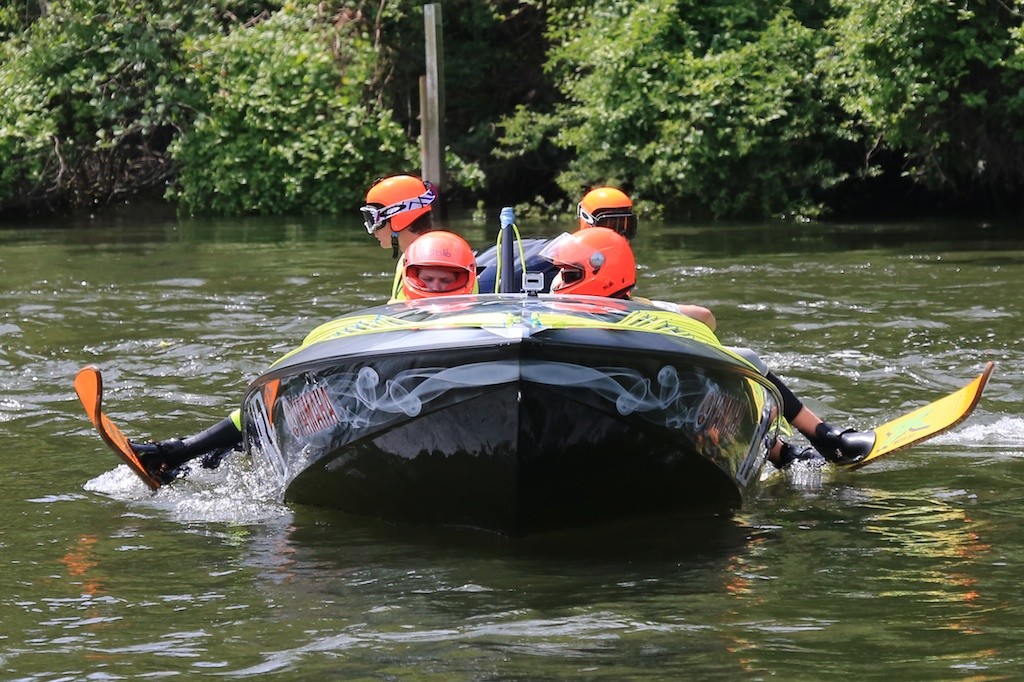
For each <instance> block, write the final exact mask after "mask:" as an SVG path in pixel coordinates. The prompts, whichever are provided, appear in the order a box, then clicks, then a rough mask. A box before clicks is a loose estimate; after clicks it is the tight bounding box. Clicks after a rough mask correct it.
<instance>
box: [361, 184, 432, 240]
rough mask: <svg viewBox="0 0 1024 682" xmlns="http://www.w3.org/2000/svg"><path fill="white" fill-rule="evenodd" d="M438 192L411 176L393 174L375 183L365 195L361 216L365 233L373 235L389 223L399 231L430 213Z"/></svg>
mask: <svg viewBox="0 0 1024 682" xmlns="http://www.w3.org/2000/svg"><path fill="white" fill-rule="evenodd" d="M436 198H437V190H436V189H434V186H433V185H431V184H430V183H429V182H424V181H423V180H420V179H419V178H417V177H415V176H413V175H392V176H391V177H389V178H384V179H383V180H378V181H377V182H375V183H374V184H373V186H372V187H370V190H369V191H368V192H367V193H366V205H365V206H363V207H362V208H360V209H359V210H360V211H361V212H362V214H363V225H365V226H366V231H367V232H369V233H370V234H373V233H374V232H376V231H377V230H379V229H380V228H382V227H384V224H385V223H387V222H388V221H389V220H390V221H391V230H392V231H394V232H401V231H402V230H404V229H405V228H407V227H409V225H411V224H412V223H413V222H414V221H415V220H416V219H417V218H419V217H420V216H421V215H424V214H426V213H429V212H430V205H431V204H432V203H434V200H435V199H436Z"/></svg>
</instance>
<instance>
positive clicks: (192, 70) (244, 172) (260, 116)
mask: <svg viewBox="0 0 1024 682" xmlns="http://www.w3.org/2000/svg"><path fill="white" fill-rule="evenodd" d="M186 51H187V54H188V58H189V75H188V78H187V82H188V84H189V86H190V87H191V88H193V89H194V90H195V91H196V92H198V93H199V94H200V95H201V99H202V102H201V104H199V108H200V111H201V113H200V114H199V116H198V117H197V118H196V120H195V123H194V125H193V126H192V127H191V128H190V129H189V130H188V131H187V132H186V134H184V135H182V136H180V137H179V138H178V139H177V140H175V142H174V144H173V146H172V153H173V154H174V157H175V160H176V161H177V162H178V163H179V164H180V166H181V173H180V175H179V177H178V180H177V184H176V186H175V188H174V189H173V191H172V192H171V193H170V196H172V197H174V198H176V199H177V200H179V201H180V203H181V206H182V208H183V209H184V210H186V211H193V212H198V211H202V212H214V213H223V214H235V213H246V212H258V213H292V212H294V213H300V212H305V213H336V212H339V211H342V210H350V209H351V207H352V206H353V205H357V204H358V203H359V202H360V200H361V198H362V194H363V193H364V192H365V190H366V187H367V186H368V185H369V183H370V182H371V181H372V180H373V179H374V178H375V177H377V176H379V175H382V174H386V173H387V172H388V171H389V170H392V169H396V170H397V169H405V168H409V167H413V166H414V161H416V160H417V150H416V148H415V147H414V146H413V145H412V144H411V143H410V142H409V140H407V139H406V137H405V135H404V133H403V131H402V129H401V128H400V127H399V126H398V125H397V124H395V123H394V122H393V121H392V119H391V115H390V113H389V112H388V111H387V110H385V109H382V108H381V107H379V106H378V105H376V104H375V103H374V101H373V100H372V99H370V98H368V97H367V96H366V92H365V91H366V88H367V85H368V84H369V83H370V82H371V80H372V78H373V73H374V68H375V61H374V59H375V57H374V50H373V46H372V43H371V42H370V39H369V37H368V35H367V34H366V33H365V32H363V25H362V24H361V23H360V22H357V21H353V20H352V16H351V15H349V14H347V13H341V14H340V15H338V16H337V17H332V16H329V15H325V14H324V13H323V12H322V11H321V10H320V9H318V7H317V6H314V5H309V6H304V7H292V6H287V7H286V8H284V9H283V10H281V11H279V12H277V13H275V14H274V15H273V16H271V17H270V18H269V19H267V20H265V21H263V22H260V23H258V24H257V25H255V26H253V27H247V28H241V27H240V28H236V29H235V30H233V31H231V32H230V33H229V34H227V35H224V36H210V37H206V38H203V39H200V40H196V41H192V42H190V43H188V44H187V45H186Z"/></svg>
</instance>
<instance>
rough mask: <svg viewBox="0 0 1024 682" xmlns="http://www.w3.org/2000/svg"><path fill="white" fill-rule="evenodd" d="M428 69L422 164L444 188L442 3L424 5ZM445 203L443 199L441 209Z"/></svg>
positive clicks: (423, 84) (428, 177)
mask: <svg viewBox="0 0 1024 682" xmlns="http://www.w3.org/2000/svg"><path fill="white" fill-rule="evenodd" d="M423 32H424V39H425V40H424V42H425V44H426V65H427V69H426V71H427V73H426V75H425V76H421V77H420V165H421V166H422V169H423V179H424V180H429V181H430V182H432V183H434V184H435V185H437V187H438V189H439V190H440V191H441V192H442V197H443V192H444V189H445V187H444V171H445V169H444V147H445V140H444V39H443V35H442V23H441V4H440V3H436V2H435V3H432V4H430V5H424V6H423ZM444 209H445V204H444V201H443V200H442V204H441V212H442V215H443V214H444V212H445V211H444Z"/></svg>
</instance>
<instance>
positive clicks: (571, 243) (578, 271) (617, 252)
mask: <svg viewBox="0 0 1024 682" xmlns="http://www.w3.org/2000/svg"><path fill="white" fill-rule="evenodd" d="M540 255H541V257H542V258H546V259H547V260H549V261H551V262H552V263H554V264H555V266H556V267H558V274H557V275H555V279H554V281H553V282H552V283H551V293H553V294H586V295H589V296H608V297H610V298H624V297H625V296H626V295H627V294H628V293H629V290H630V289H632V288H633V286H634V285H635V284H636V260H635V259H634V258H633V250H632V249H631V248H629V242H628V241H626V238H625V237H623V236H622V235H620V234H619V233H618V232H616V231H615V230H610V229H608V228H606V227H593V228H588V229H586V230H580V231H579V232H574V233H573V234H568V233H564V234H561V235H559V236H558V237H556V238H555V239H554V240H552V241H551V243H550V244H548V245H547V246H545V247H544V249H543V250H542V251H541V252H540Z"/></svg>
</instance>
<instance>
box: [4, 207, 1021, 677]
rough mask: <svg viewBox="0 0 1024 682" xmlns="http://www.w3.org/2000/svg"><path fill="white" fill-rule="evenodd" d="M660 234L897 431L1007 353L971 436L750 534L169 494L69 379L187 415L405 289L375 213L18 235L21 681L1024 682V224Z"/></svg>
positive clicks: (680, 267)
mask: <svg viewBox="0 0 1024 682" xmlns="http://www.w3.org/2000/svg"><path fill="white" fill-rule="evenodd" d="M523 227H524V228H526V229H527V230H528V231H531V232H534V233H536V232H543V233H547V234H551V233H553V232H555V231H557V229H555V228H551V227H542V226H530V225H524V226H523ZM457 228H458V229H459V230H460V231H462V232H463V233H464V234H466V235H467V236H468V237H469V238H470V240H471V241H472V242H473V243H474V244H476V245H483V244H484V243H485V241H487V240H489V239H490V238H491V237H490V233H491V232H492V230H491V226H490V225H485V224H478V223H470V222H460V223H458V224H457ZM644 228H645V229H644ZM644 228H642V234H641V236H640V238H639V239H638V242H637V243H636V247H637V253H638V260H639V261H640V263H641V264H643V271H642V273H641V280H640V282H641V283H640V290H641V292H642V293H643V294H645V295H647V296H650V297H654V298H663V299H670V300H679V301H693V302H702V303H705V304H707V305H709V306H710V307H712V308H713V309H714V310H715V312H716V313H717V315H718V319H719V325H720V335H721V336H722V338H723V339H724V340H726V341H727V342H729V343H734V344H743V345H749V346H752V347H754V348H757V349H759V350H760V351H761V352H762V355H763V357H764V358H765V359H766V360H768V362H769V364H770V365H771V366H772V367H773V368H774V369H775V371H776V372H777V373H778V374H780V375H781V376H783V377H784V378H785V379H787V381H789V382H790V383H791V385H792V386H793V388H794V389H795V390H796V391H797V393H798V394H799V395H801V396H802V397H803V398H804V399H805V401H806V402H807V403H808V404H809V405H810V406H811V407H812V408H813V409H815V411H817V412H819V413H820V414H822V415H823V416H826V417H828V418H829V419H830V420H831V421H834V422H836V423H840V424H850V425H860V426H870V425H872V424H877V423H879V422H882V421H885V420H887V419H888V418H890V417H893V416H895V415H897V414H899V413H902V412H905V411H907V410H909V409H912V408H913V407H915V406H917V405H920V404H923V403H924V402H927V401H929V400H932V399H934V398H935V397H938V396H939V395H940V394H942V393H945V392H947V391H950V390H953V389H954V388H956V387H958V386H959V385H961V384H963V383H966V381H968V380H969V379H970V378H971V377H972V376H974V375H975V374H976V373H977V372H978V371H980V369H981V367H982V365H983V363H984V362H985V361H986V360H994V361H995V362H996V363H997V370H996V375H995V377H994V378H993V380H992V382H991V384H990V387H989V390H988V392H987V394H986V396H985V398H984V400H983V402H982V404H981V406H980V408H979V409H978V411H977V412H976V413H975V415H974V416H973V417H972V418H971V419H970V420H969V421H968V422H966V423H965V424H963V425H961V426H960V427H959V428H958V429H956V430H954V431H952V432H950V433H948V434H945V435H943V436H940V437H939V438H937V439H935V440H933V441H930V442H929V443H927V444H924V445H921V446H919V447H917V448H914V449H912V450H909V451H906V452H903V453H900V454H898V455H895V456H894V457H892V458H890V459H887V460H883V461H882V462H880V463H878V464H877V465H873V466H871V467H869V468H866V469H864V470H862V471H860V472H852V473H844V474H834V473H830V472H826V473H825V474H824V475H823V476H821V477H815V476H813V475H812V474H810V473H807V472H805V473H803V474H801V475H799V476H795V477H790V478H788V479H787V478H778V479H776V480H774V481H771V482H769V483H768V484H766V485H765V487H764V488H763V490H761V491H760V492H759V493H758V494H757V495H756V496H754V497H752V498H751V499H749V500H748V502H747V504H746V505H745V507H744V508H743V509H742V510H741V511H740V512H739V513H737V514H736V515H735V516H734V517H732V518H729V519H715V520H697V521H694V520H688V519H679V518H670V519H661V520H657V521H650V522H644V523H634V524H627V525H623V526H620V527H603V528H596V529H589V530H586V531H577V532H573V533H561V534H556V535H550V536H542V537H536V538H529V539H525V540H516V541H512V540H506V539H502V538H499V537H494V536H490V535H486V534H483V533H474V532H468V531H453V530H423V529H410V528H401V527H391V526H387V525H384V524H380V523H375V522H372V521H366V520H361V519H354V518H351V517H346V516H343V515H340V514H338V513H335V512H329V511H324V510H317V509H311V508H301V507H291V506H288V505H284V504H282V503H281V502H280V500H279V498H278V496H277V491H273V490H268V489H266V488H265V487H263V486H262V485H261V483H260V481H258V480H254V477H253V476H251V472H250V471H249V469H248V467H247V465H246V463H245V462H244V460H237V461H231V462H229V463H228V464H226V465H225V466H224V467H222V468H221V469H219V470H217V471H212V472H203V473H202V475H200V476H196V477H194V478H191V479H189V480H186V481H183V482H180V483H178V484H176V485H175V486H173V487H170V488H165V489H162V490H161V491H160V492H159V493H158V494H156V495H150V494H148V492H147V491H146V489H145V488H144V487H143V486H142V485H141V484H140V483H138V482H137V481H135V479H134V478H133V477H132V476H131V475H130V474H129V473H127V470H126V469H124V468H123V467H119V466H115V465H116V460H115V459H114V458H113V456H112V455H110V454H108V453H107V452H106V451H105V450H104V448H103V447H102V444H101V443H100V442H99V440H98V438H96V436H95V435H94V434H93V432H92V431H91V430H90V428H89V426H88V424H87V422H86V420H85V418H84V415H83V414H82V412H81V408H80V406H79V405H78V402H77V400H76V399H75V397H74V394H73V391H72V388H71V380H72V377H73V376H74V373H75V371H76V370H77V369H78V368H79V367H80V366H81V365H83V364H85V363H88V362H94V363H97V364H99V365H100V366H101V367H103V369H104V372H105V377H106V381H107V384H108V385H107V397H106V402H107V409H108V411H109V412H110V414H111V415H112V416H113V417H114V418H115V419H116V420H117V421H118V423H120V424H121V425H122V426H123V427H124V429H125V431H126V432H127V433H128V434H129V435H130V436H133V437H150V436H156V437H166V436H168V435H172V434H178V433H189V432H192V431H195V430H197V429H199V428H201V427H205V426H207V425H209V424H210V423H211V421H213V420H216V419H219V418H220V417H221V416H223V415H225V414H226V413H227V412H228V411H230V409H232V408H233V407H234V406H235V403H236V402H237V400H238V398H239V397H240V396H241V393H242V391H243V390H244V388H245V386H246V384H247V382H248V381H249V380H250V379H252V378H254V377H255V376H256V375H257V374H258V373H259V372H260V371H261V370H262V369H263V368H264V367H265V366H266V365H267V364H268V363H269V362H270V361H272V360H273V359H275V358H276V357H278V356H279V355H280V354H281V353H282V352H284V351H285V350H288V349H289V348H291V347H292V346H293V345H295V344H296V343H297V342H298V341H299V340H301V338H302V337H303V336H304V335H305V333H306V332H307V331H309V330H310V329H311V328H312V327H313V326H315V325H316V324H318V323H319V322H321V321H324V320H326V319H328V318H330V317H333V316H335V315H337V314H340V313H344V312H347V311H350V310H353V309H356V308H359V307H362V306H365V305H369V304H375V303H377V302H379V301H381V300H383V299H384V298H385V297H386V296H387V292H388V290H389V286H390V274H391V271H392V268H393V262H392V261H391V259H390V257H389V253H388V252H387V251H383V250H381V249H379V248H377V247H376V246H375V245H374V243H373V242H372V241H371V240H370V239H369V238H367V237H366V235H365V233H363V232H362V231H361V229H360V228H358V227H357V226H356V225H355V223H354V222H353V223H349V224H345V225H339V224H336V223H334V222H331V221H321V222H312V221H287V220H259V221H256V220H252V221H221V222H185V223H178V222H176V221H173V220H166V221H161V220H152V221H144V220H141V219H138V218H136V219H130V220H124V221H120V222H119V223H111V224H108V223H104V224H85V225H80V226H76V227H75V228H74V229H69V228H67V227H60V226H57V227H48V228H45V229H44V228H33V229H30V230H23V229H18V230H15V229H3V230H0V437H2V438H3V444H4V445H3V449H2V456H0V493H2V494H0V518H2V519H3V523H2V524H0V585H3V586H4V589H3V590H2V592H0V678H3V679H33V680H57V679H62V680H63V679H117V678H132V677H143V676H147V677H149V676H152V677H163V676H171V675H192V676H195V675H216V676H219V677H228V678H234V677H252V676H259V675H263V676H267V677H281V678H287V679H446V680H447V679H467V680H468V679H472V680H490V679H559V680H561V679H615V680H619V679H729V680H732V679H767V678H773V679H785V680H793V679H807V680H816V679H823V678H842V679H880V678H891V677H893V676H900V677H902V678H905V679H914V680H917V679H1015V678H1018V677H1019V676H1020V675H1021V674H1024V638H1022V637H1021V635H1020V634H1019V623H1020V622H1021V618H1022V616H1024V602H1022V599H1021V594H1022V591H1021V587H1020V585H1019V583H1020V576H1021V575H1022V568H1024V566H1022V564H1024V534H1022V533H1021V531H1020V521H1019V519H1020V518H1021V516H1022V515H1024V494H1022V493H1021V481H1022V480H1024V449H1022V445H1021V443H1022V437H1024V410H1022V408H1021V403H1022V392H1024V375H1022V370H1021V367H1024V357H1022V355H1024V349H1022V344H1021V335H1022V331H1021V310H1022V307H1024V305H1022V304H1024V238H1022V237H1018V236H1016V235H1014V233H1013V232H1008V231H1005V230H1000V229H997V228H996V227H992V226H988V227H986V226H978V225H966V224H960V225H943V226H939V225H901V226H864V225H860V226H839V227H821V226H806V227H784V228H783V227H778V226H774V227H745V226H736V227H673V226H644Z"/></svg>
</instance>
